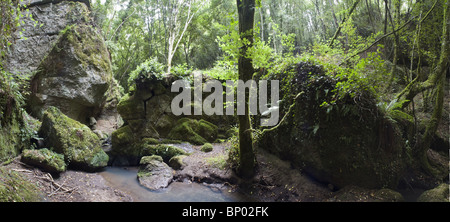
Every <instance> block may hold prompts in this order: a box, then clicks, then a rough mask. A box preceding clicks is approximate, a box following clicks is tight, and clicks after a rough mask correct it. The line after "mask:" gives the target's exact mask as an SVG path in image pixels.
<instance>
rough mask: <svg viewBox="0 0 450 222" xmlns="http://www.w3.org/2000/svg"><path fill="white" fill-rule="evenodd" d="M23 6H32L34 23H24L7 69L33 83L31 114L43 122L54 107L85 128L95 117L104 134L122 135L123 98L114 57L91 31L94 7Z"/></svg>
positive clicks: (69, 1) (64, 3)
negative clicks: (118, 107) (117, 131)
mask: <svg viewBox="0 0 450 222" xmlns="http://www.w3.org/2000/svg"><path fill="white" fill-rule="evenodd" d="M21 4H24V5H27V6H28V7H27V12H24V13H25V15H28V14H30V15H32V18H33V20H32V19H31V18H30V17H28V16H24V17H23V18H21V23H23V24H22V25H21V27H20V30H19V31H17V32H16V33H15V34H14V37H15V42H14V44H13V45H12V46H11V50H10V53H9V54H8V55H7V58H6V61H7V62H6V68H7V70H8V71H10V72H12V73H15V74H17V75H22V76H26V77H30V79H31V84H30V89H31V95H30V96H29V98H27V99H28V101H27V105H28V107H27V111H29V113H31V114H32V115H33V116H34V117H38V118H39V119H41V118H42V114H43V112H44V110H45V109H46V108H47V107H49V106H55V107H57V108H59V109H60V110H61V111H62V112H63V113H64V114H66V115H68V116H69V117H70V118H72V119H75V120H77V121H80V122H82V123H84V124H87V123H89V118H90V117H95V118H97V120H98V123H99V124H98V125H99V130H102V131H107V133H109V134H110V133H111V132H112V130H109V129H110V128H111V127H115V129H117V126H116V125H117V123H118V122H120V119H119V116H118V114H117V111H116V110H115V107H116V105H117V103H118V100H119V99H118V98H119V97H120V93H119V95H118V94H117V93H116V91H118V90H117V87H118V86H117V84H115V83H114V81H115V80H114V79H113V78H112V73H111V62H110V56H109V52H108V50H107V48H106V46H105V44H104V41H103V39H102V37H101V35H100V34H99V32H98V30H97V28H96V27H94V26H92V24H93V23H92V19H91V17H90V10H89V1H88V0H25V1H23V2H21ZM114 97H117V98H114ZM105 106H109V107H110V108H111V107H112V109H108V108H105ZM107 109H108V110H107ZM105 110H107V111H105ZM110 110H112V112H111V111H110ZM111 122H112V123H111Z"/></svg>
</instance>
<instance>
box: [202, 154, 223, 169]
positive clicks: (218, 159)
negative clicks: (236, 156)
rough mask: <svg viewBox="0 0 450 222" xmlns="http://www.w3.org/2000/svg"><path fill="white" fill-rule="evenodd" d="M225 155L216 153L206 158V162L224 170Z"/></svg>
mask: <svg viewBox="0 0 450 222" xmlns="http://www.w3.org/2000/svg"><path fill="white" fill-rule="evenodd" d="M227 159H228V158H227V156H226V155H218V156H214V157H209V158H206V159H205V160H206V163H208V164H209V165H210V166H212V167H215V168H218V169H220V170H224V169H225V167H226V166H227V164H228V162H227Z"/></svg>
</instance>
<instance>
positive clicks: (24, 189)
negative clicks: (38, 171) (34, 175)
mask: <svg viewBox="0 0 450 222" xmlns="http://www.w3.org/2000/svg"><path fill="white" fill-rule="evenodd" d="M41 196H42V193H41V192H40V191H39V189H38V187H37V186H36V185H35V184H33V183H31V182H30V181H29V180H28V179H26V178H24V177H23V176H21V175H20V174H18V173H16V172H14V171H12V170H10V169H8V168H6V167H0V202H37V201H41V200H42V198H41Z"/></svg>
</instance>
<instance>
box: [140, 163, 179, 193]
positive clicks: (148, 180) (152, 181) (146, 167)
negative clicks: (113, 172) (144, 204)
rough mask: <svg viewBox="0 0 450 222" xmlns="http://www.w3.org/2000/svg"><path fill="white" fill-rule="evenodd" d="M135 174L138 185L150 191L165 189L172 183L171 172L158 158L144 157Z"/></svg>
mask: <svg viewBox="0 0 450 222" xmlns="http://www.w3.org/2000/svg"><path fill="white" fill-rule="evenodd" d="M139 164H140V166H139V171H138V174H137V177H138V180H139V183H140V184H141V185H142V186H145V187H147V188H149V189H151V190H158V189H161V188H165V187H167V186H168V185H169V184H170V182H172V178H173V172H172V168H170V167H169V166H168V165H167V164H166V163H164V162H163V159H162V158H161V157H160V156H156V155H152V156H144V157H142V159H141V161H140V163H139Z"/></svg>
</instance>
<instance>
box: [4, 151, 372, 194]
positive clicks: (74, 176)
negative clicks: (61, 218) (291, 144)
mask: <svg viewBox="0 0 450 222" xmlns="http://www.w3.org/2000/svg"><path fill="white" fill-rule="evenodd" d="M228 146H229V144H228V143H221V144H214V149H213V151H211V152H208V153H204V152H202V151H200V146H192V148H191V149H192V150H191V151H192V153H191V155H189V156H187V157H186V158H185V159H184V160H183V162H184V163H185V164H186V165H185V166H184V167H183V168H182V169H181V170H177V171H175V175H174V181H178V182H188V183H190V182H197V183H200V184H206V185H208V184H211V185H213V186H215V187H219V188H220V189H223V191H230V190H232V191H233V192H240V193H242V194H244V195H245V196H247V197H248V200H250V201H259V202H335V201H350V202H360V201H363V202H365V201H376V200H377V198H376V197H374V196H373V193H374V192H375V190H366V189H362V188H346V189H342V190H341V191H334V190H333V189H334V188H333V187H332V186H331V185H327V184H322V183H319V182H317V181H315V180H314V179H312V178H310V177H309V176H307V175H305V174H303V173H302V172H301V171H299V170H298V169H293V168H292V167H291V164H290V163H289V162H286V161H283V160H280V159H279V158H278V157H276V156H274V155H272V154H269V153H268V152H266V151H263V150H260V151H258V152H257V161H258V168H257V174H256V175H255V177H254V178H253V179H252V180H249V181H248V180H247V181H244V180H241V179H240V178H238V177H237V176H236V175H235V174H234V172H233V170H231V169H230V168H229V167H227V166H226V165H224V162H223V161H224V160H225V159H224V158H225V157H226V153H227V152H228V151H227V147H228ZM7 167H9V168H11V169H12V170H14V171H16V172H18V173H20V174H22V175H24V176H26V178H28V179H29V180H30V181H31V182H33V183H35V184H37V185H38V187H39V189H40V190H41V191H42V193H43V201H48V202H133V201H134V200H133V198H132V197H131V195H129V194H127V193H126V192H124V191H122V190H120V188H118V186H115V185H114V184H111V183H109V182H108V181H107V180H105V178H103V176H102V175H101V173H100V172H97V173H87V172H81V171H73V170H68V171H66V172H64V173H61V174H60V175H59V176H58V177H56V176H55V177H53V176H51V175H50V174H49V173H45V172H42V171H41V170H39V169H37V168H33V167H30V166H27V165H25V164H23V163H21V162H20V157H17V158H16V159H15V160H14V161H12V163H10V164H9V165H7ZM343 192H344V193H343ZM343 196H345V197H344V198H342V197H343ZM248 200H246V201H248Z"/></svg>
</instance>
